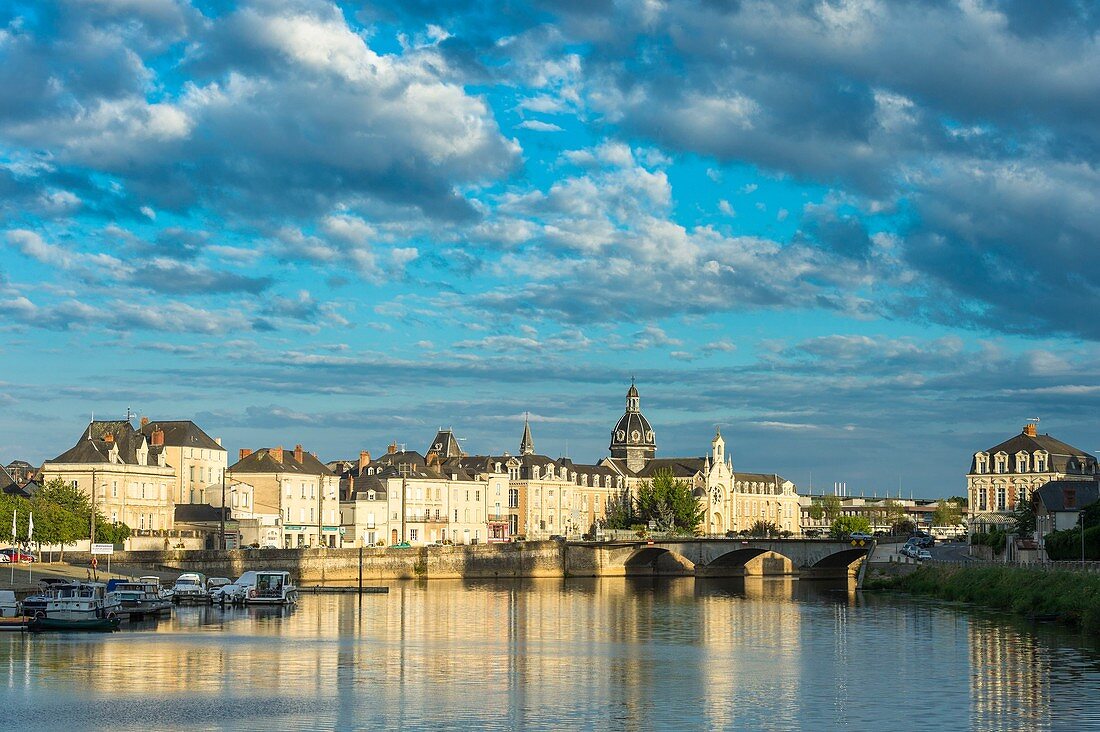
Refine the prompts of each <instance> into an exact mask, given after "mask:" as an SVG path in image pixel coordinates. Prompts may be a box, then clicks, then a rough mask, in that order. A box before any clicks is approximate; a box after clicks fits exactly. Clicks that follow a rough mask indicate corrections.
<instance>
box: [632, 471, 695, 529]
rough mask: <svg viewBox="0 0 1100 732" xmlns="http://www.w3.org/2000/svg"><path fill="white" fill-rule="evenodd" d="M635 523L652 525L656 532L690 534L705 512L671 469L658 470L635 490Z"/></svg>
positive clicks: (689, 487)
mask: <svg viewBox="0 0 1100 732" xmlns="http://www.w3.org/2000/svg"><path fill="white" fill-rule="evenodd" d="M636 507H637V520H638V521H640V522H643V523H648V522H650V521H652V522H654V524H655V525H656V528H657V530H658V531H675V532H686V533H690V534H694V533H695V532H696V531H697V530H698V528H699V525H700V524H701V523H702V522H703V517H704V515H705V513H706V509H705V508H703V507H702V506H700V505H699V502H698V501H696V500H695V496H694V495H692V492H691V486H689V485H688V483H687V482H686V481H683V480H677V479H675V478H674V477H673V476H672V471H671V470H659V471H657V473H656V474H655V475H654V476H653V479H652V480H647V481H646V482H644V483H642V484H641V485H640V486H639V487H638V499H637V502H636Z"/></svg>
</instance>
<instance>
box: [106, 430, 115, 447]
mask: <svg viewBox="0 0 1100 732" xmlns="http://www.w3.org/2000/svg"><path fill="white" fill-rule="evenodd" d="M103 441H104V442H106V443H107V444H108V445H110V444H111V443H112V442H114V441H115V436H114V435H112V434H111V433H110V432H108V433H107V434H105V435H103Z"/></svg>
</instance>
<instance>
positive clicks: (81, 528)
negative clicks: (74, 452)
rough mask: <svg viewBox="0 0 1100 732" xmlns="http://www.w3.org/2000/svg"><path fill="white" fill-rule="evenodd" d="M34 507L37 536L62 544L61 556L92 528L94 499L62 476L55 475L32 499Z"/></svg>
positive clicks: (39, 540) (38, 539)
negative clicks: (56, 476) (67, 546)
mask: <svg viewBox="0 0 1100 732" xmlns="http://www.w3.org/2000/svg"><path fill="white" fill-rule="evenodd" d="M30 508H31V509H33V510H34V538H35V541H38V542H41V543H43V544H59V545H60V546H61V559H62V560H64V559H65V545H66V544H72V543H74V542H77V541H79V540H80V539H87V538H88V534H89V530H90V528H91V526H90V523H91V512H92V506H91V502H90V501H89V500H88V496H86V495H85V494H84V493H83V492H81V491H80V490H79V489H78V488H74V487H73V486H72V485H71V484H69V483H66V482H65V481H63V480H61V479H60V478H54V479H53V480H51V481H50V482H49V483H47V484H46V485H44V486H42V488H41V489H40V490H39V491H38V493H36V494H35V496H34V498H33V499H32V500H31V501H30Z"/></svg>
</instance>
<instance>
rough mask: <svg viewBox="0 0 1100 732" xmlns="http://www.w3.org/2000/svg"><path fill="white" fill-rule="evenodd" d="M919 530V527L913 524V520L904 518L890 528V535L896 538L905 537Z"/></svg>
mask: <svg viewBox="0 0 1100 732" xmlns="http://www.w3.org/2000/svg"><path fill="white" fill-rule="evenodd" d="M916 530H917V525H916V524H915V523H913V519H911V518H903V519H902V520H901V521H897V522H895V523H893V524H891V526H890V533H891V534H893V535H894V536H905V535H906V534H912V533H913V532H914V531H916Z"/></svg>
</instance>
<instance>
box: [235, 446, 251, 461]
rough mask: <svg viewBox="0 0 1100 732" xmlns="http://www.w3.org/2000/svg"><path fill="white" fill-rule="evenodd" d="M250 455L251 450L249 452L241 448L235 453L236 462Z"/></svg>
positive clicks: (247, 449) (245, 448)
mask: <svg viewBox="0 0 1100 732" xmlns="http://www.w3.org/2000/svg"><path fill="white" fill-rule="evenodd" d="M251 454H252V450H250V449H249V448H247V447H242V448H241V451H240V452H239V453H237V460H238V461H240V460H244V459H245V458H246V457H248V456H249V455H251Z"/></svg>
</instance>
